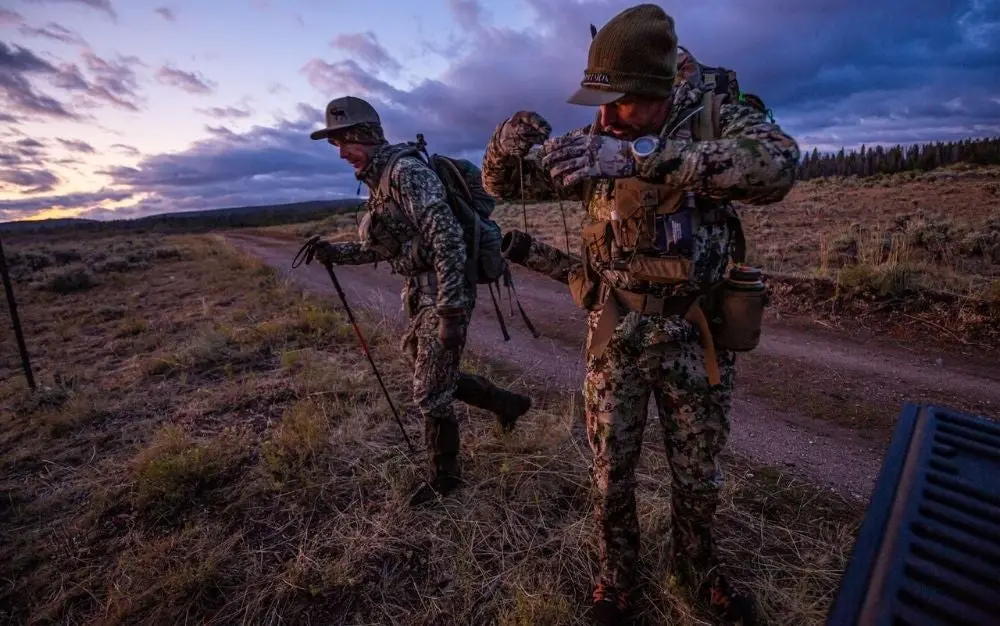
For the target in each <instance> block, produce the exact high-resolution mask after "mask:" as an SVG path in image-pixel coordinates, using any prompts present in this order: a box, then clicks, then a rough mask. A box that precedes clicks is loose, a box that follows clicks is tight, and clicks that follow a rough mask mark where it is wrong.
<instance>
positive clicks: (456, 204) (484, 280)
mask: <svg viewBox="0 0 1000 626" xmlns="http://www.w3.org/2000/svg"><path fill="white" fill-rule="evenodd" d="M407 143H408V146H407V147H406V148H403V149H402V150H398V151H396V152H395V153H394V154H393V155H392V156H391V157H390V158H389V161H388V163H386V166H385V169H384V170H383V172H382V178H381V179H380V181H379V189H380V191H381V193H382V195H383V196H388V194H389V176H390V173H391V171H392V167H393V165H395V163H396V161H397V160H399V159H400V158H402V157H404V156H415V157H417V158H419V159H421V160H422V161H423V162H424V163H425V164H426V165H427V166H428V167H429V168H430V169H431V171H433V172H434V173H435V174H436V175H437V177H438V179H439V180H440V181H441V184H442V185H443V186H444V190H445V197H446V199H447V202H448V206H449V207H450V208H451V211H452V214H453V215H454V216H455V219H456V220H457V221H458V223H459V225H460V226H461V227H462V235H463V238H464V240H465V253H466V264H465V279H466V282H467V283H468V284H470V285H487V286H488V287H489V290H490V298H491V299H492V300H493V306H494V307H495V309H496V313H497V320H498V321H499V322H500V328H501V330H502V331H503V336H504V341H510V334H509V333H508V332H507V325H506V323H505V322H504V319H503V314H502V313H501V311H500V304H499V302H498V300H497V295H494V293H493V286H494V285H496V289H497V294H500V293H501V292H500V281H501V280H503V283H504V286H506V287H507V292H508V296H509V297H511V298H512V299H513V300H514V301H516V302H517V308H518V310H519V311H520V314H521V318H522V319H523V320H524V323H525V325H526V326H527V327H528V329H529V330H530V331H531V333H532V334H533V335H534V336H535V338H536V339H537V338H538V337H539V336H540V335H539V333H538V331H536V330H535V327H534V326H533V325H532V323H531V320H529V319H528V316H527V314H526V313H525V312H524V308H523V307H522V306H521V301H520V300H519V299H517V292H516V291H515V289H514V279H513V277H512V276H511V272H510V266H509V265H508V264H507V260H506V259H505V258H504V257H503V255H502V254H501V253H500V245H501V243H502V241H503V231H502V230H501V228H500V225H499V224H497V223H496V222H495V221H493V219H491V215H492V214H493V209H494V208H495V207H496V201H495V200H494V199H493V196H491V195H490V194H489V193H487V192H486V189H485V188H483V185H482V173H481V171H480V169H479V168H478V167H476V166H475V165H474V164H473V163H472V162H471V161H468V160H466V159H454V158H451V157H447V156H444V155H440V154H432V155H431V154H428V153H427V150H426V142H425V141H424V136H423V135H422V134H419V133H418V134H417V141H416V143H414V142H407ZM511 315H513V309H512V310H511Z"/></svg>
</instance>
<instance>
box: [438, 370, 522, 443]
mask: <svg viewBox="0 0 1000 626" xmlns="http://www.w3.org/2000/svg"><path fill="white" fill-rule="evenodd" d="M454 397H455V399H456V400H458V401H460V402H464V403H465V404H468V405H469V406H474V407H476V408H477V409H483V410H485V411H489V412H490V413H493V414H494V415H496V416H497V422H498V423H499V424H500V428H501V430H502V431H503V432H504V433H510V432H512V431H513V430H514V427H515V426H516V425H517V420H518V418H519V417H521V416H522V415H524V414H525V413H527V412H528V410H529V409H530V408H531V398H529V397H528V396H525V395H521V394H519V393H514V392H512V391H508V390H507V389H502V388H500V387H497V386H496V385H494V384H493V383H491V382H490V381H489V380H487V379H486V378H485V377H483V376H478V375H474V374H466V373H464V372H462V373H459V375H458V384H457V386H456V388H455V396H454Z"/></svg>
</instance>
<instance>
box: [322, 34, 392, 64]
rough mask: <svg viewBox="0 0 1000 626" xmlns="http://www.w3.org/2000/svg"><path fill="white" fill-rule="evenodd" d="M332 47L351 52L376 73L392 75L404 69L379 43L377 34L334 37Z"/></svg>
mask: <svg viewBox="0 0 1000 626" xmlns="http://www.w3.org/2000/svg"><path fill="white" fill-rule="evenodd" d="M330 46H331V47H332V48H336V49H337V50H344V51H347V52H350V53H351V54H352V55H353V56H354V57H356V58H359V59H361V60H362V61H363V62H364V63H366V64H367V65H368V67H369V68H370V69H371V70H373V71H375V72H378V71H381V70H386V71H388V72H390V73H397V72H399V70H400V69H401V67H402V66H401V65H400V64H399V61H397V60H396V59H394V58H393V57H392V55H390V54H389V52H388V51H386V49H385V48H384V47H383V46H382V44H380V43H379V42H378V39H377V38H376V37H375V33H372V32H370V31H369V32H366V33H342V34H340V35H337V36H336V37H334V39H333V41H331V42H330Z"/></svg>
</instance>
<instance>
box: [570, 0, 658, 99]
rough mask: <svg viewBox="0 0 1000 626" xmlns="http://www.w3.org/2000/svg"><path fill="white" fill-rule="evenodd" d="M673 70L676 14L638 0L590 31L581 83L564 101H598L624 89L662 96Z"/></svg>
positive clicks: (624, 92)
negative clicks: (588, 49) (590, 38)
mask: <svg viewBox="0 0 1000 626" xmlns="http://www.w3.org/2000/svg"><path fill="white" fill-rule="evenodd" d="M676 74H677V34H676V32H675V30H674V19H673V18H672V17H670V16H669V15H667V13H666V12H665V11H664V10H663V9H661V8H660V7H658V6H657V5H655V4H639V5H636V6H633V7H631V8H628V9H625V10H624V11H622V12H621V13H619V14H618V15H616V16H614V17H613V18H611V20H610V21H609V22H608V23H607V24H605V25H604V27H603V28H601V30H599V31H597V32H596V33H594V35H593V39H592V40H591V42H590V51H589V52H588V54H587V69H586V70H585V71H584V73H583V80H582V81H580V88H579V89H578V90H577V91H576V93H574V94H573V95H572V96H570V97H569V100H567V102H569V103H571V104H581V105H584V106H601V105H603V104H610V103H612V102H614V101H615V100H617V99H619V98H621V97H622V96H624V95H626V94H632V95H637V96H649V97H653V98H666V97H669V96H670V93H671V92H672V90H673V82H674V76H676Z"/></svg>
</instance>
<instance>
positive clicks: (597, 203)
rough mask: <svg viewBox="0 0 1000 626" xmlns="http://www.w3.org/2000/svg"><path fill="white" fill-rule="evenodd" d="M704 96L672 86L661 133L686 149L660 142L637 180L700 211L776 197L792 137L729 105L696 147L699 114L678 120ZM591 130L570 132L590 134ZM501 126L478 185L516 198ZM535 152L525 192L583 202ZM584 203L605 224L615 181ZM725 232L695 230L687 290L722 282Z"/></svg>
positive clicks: (795, 154)
mask: <svg viewBox="0 0 1000 626" xmlns="http://www.w3.org/2000/svg"><path fill="white" fill-rule="evenodd" d="M702 95H703V92H702V91H701V90H699V89H697V88H694V87H693V86H692V85H690V84H688V83H686V82H679V83H678V84H677V85H676V86H675V88H674V97H673V106H672V108H671V111H672V113H671V117H670V120H669V121H668V122H667V124H666V125H665V128H667V129H673V132H672V133H671V134H668V135H667V138H670V139H674V140H680V141H682V142H686V145H685V146H684V148H683V149H681V150H678V149H677V147H676V142H670V143H667V144H665V145H664V146H663V147H662V148H661V151H660V152H659V153H658V154H654V155H652V156H650V157H647V158H645V159H643V162H642V163H641V165H640V166H639V173H638V176H639V177H640V178H642V179H644V180H647V181H649V182H653V183H658V184H668V185H673V186H675V187H677V188H678V189H684V190H687V191H692V192H694V193H695V194H696V196H697V197H698V198H699V206H703V207H704V206H706V205H711V206H721V205H725V204H728V203H729V202H730V201H740V202H744V203H747V204H758V205H759V204H769V203H773V202H777V201H779V200H781V199H782V198H783V197H784V196H785V195H786V194H787V193H788V191H789V190H790V189H791V187H792V184H793V182H794V180H795V171H796V167H797V165H798V160H799V148H798V144H797V143H796V142H795V140H794V139H792V137H790V136H789V135H788V134H786V133H785V132H784V131H782V130H781V128H780V127H778V126H777V125H776V124H773V123H770V122H768V121H767V120H766V119H765V118H764V115H763V113H761V112H760V111H758V110H756V109H753V108H751V107H749V106H746V105H742V104H738V103H734V104H728V103H727V104H723V105H722V107H721V110H720V115H719V136H718V138H717V139H714V140H710V141H697V142H696V141H694V140H693V138H692V137H693V134H692V133H693V131H694V126H695V123H696V120H697V115H695V116H692V117H691V118H690V120H689V121H687V122H684V123H680V124H679V122H682V121H683V120H684V118H685V116H687V115H689V114H690V113H691V112H693V111H694V110H695V109H696V108H697V107H698V106H699V105H700V103H701V100H702ZM595 123H596V121H595ZM591 126H592V125H587V126H585V127H583V128H579V129H576V130H573V131H571V132H570V133H569V134H570V135H583V134H588V133H590V132H591ZM501 127H502V125H501V126H499V127H497V129H496V131H495V132H494V134H493V137H492V138H491V139H490V143H489V144H488V146H487V149H486V153H485V155H484V156H483V168H482V171H483V186H484V187H485V188H486V190H487V191H488V192H489V193H491V194H493V195H494V196H497V197H499V198H503V199H506V200H514V199H516V198H519V197H520V193H521V187H520V177H519V173H518V159H517V157H507V156H505V155H504V154H503V151H502V150H501V149H500V145H499V138H500V132H499V131H500V128H501ZM675 127H676V128H675ZM595 132H599V129H597V130H595ZM537 153H538V147H537V146H536V147H534V148H532V150H531V151H530V152H529V153H528V155H527V156H526V157H525V158H524V164H523V168H524V185H525V193H526V194H527V195H529V196H530V197H534V198H539V199H552V200H555V199H557V198H562V199H564V200H580V201H584V200H585V199H584V198H583V194H584V185H583V184H577V185H574V186H572V187H568V188H567V187H562V188H559V190H558V192H556V191H555V190H554V189H553V183H552V180H551V179H550V178H549V176H548V173H547V172H546V171H545V170H544V169H542V168H541V167H540V165H539V160H538V158H537ZM557 193H558V195H557ZM586 201H587V206H586V207H585V209H586V211H585V214H584V226H586V225H587V224H588V223H592V222H594V221H603V220H608V219H610V217H611V210H612V208H613V207H614V180H613V179H610V178H605V179H598V180H596V181H594V185H593V191H592V194H591V197H590V198H589V199H586ZM706 201H708V202H707V203H706ZM730 230H731V229H730V228H729V227H728V226H727V225H726V224H725V223H722V224H718V223H717V224H706V225H702V226H701V227H700V228H699V229H698V230H697V231H695V233H694V246H693V258H692V261H693V265H694V270H693V275H692V276H691V284H690V285H689V286H688V287H689V288H691V289H695V288H697V284H699V283H701V284H705V283H712V282H716V281H718V280H720V279H721V278H722V277H723V275H724V273H725V270H726V267H727V266H728V263H729V261H730V260H731V248H732V237H733V233H731V232H730ZM602 276H603V277H604V278H605V279H606V280H607V281H609V282H610V283H611V284H612V285H614V286H616V287H619V288H622V289H630V290H635V291H646V292H652V293H657V294H659V295H669V293H676V292H675V291H669V292H668V289H669V288H668V287H667V286H665V285H655V284H651V283H645V282H644V281H637V280H635V279H633V278H631V277H629V276H628V275H627V274H626V273H623V272H618V271H613V270H606V271H604V272H603V273H602Z"/></svg>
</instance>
